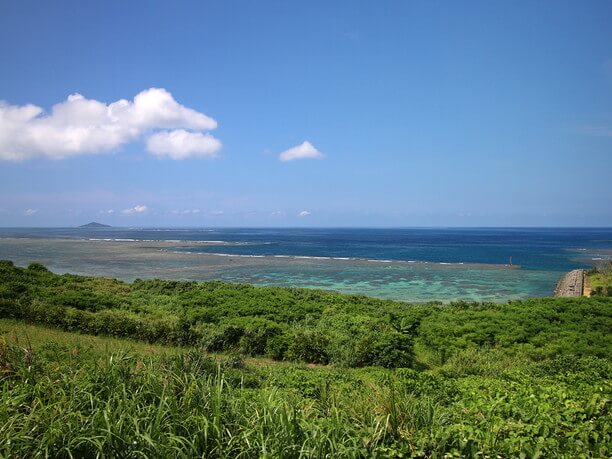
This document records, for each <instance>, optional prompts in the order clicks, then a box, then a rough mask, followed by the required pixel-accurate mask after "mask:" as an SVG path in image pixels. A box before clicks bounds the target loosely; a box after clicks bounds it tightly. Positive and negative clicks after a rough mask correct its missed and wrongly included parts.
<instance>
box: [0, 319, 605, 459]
mask: <svg viewBox="0 0 612 459" xmlns="http://www.w3.org/2000/svg"><path fill="white" fill-rule="evenodd" d="M0 330H3V331H4V334H3V336H2V337H0V384H1V385H2V389H3V390H2V393H1V394H0V456H2V457H38V456H49V457H60V458H61V457H126V458H132V457H134V458H136V457H210V458H234V457H245V458H251V457H252V458H259V457H281V458H299V457H354V458H357V457H378V458H392V457H422V458H426V457H440V458H441V457H530V458H533V457H561V458H563V457H565V458H576V457H602V458H604V457H609V455H610V453H611V452H612V449H611V437H610V432H612V419H611V416H610V393H611V385H610V383H609V380H608V379H607V377H608V376H609V374H610V369H611V368H610V363H609V361H608V360H607V359H602V358H597V357H583V358H580V359H578V360H573V359H569V358H565V357H558V358H555V359H553V360H547V361H544V362H540V363H537V364H532V365H531V366H527V367H525V366H520V365H519V366H517V367H515V368H513V369H512V371H510V372H506V373H500V374H497V375H495V376H465V377H454V376H452V375H447V374H446V372H444V373H441V372H437V371H435V370H433V371H432V370H429V371H417V370H413V369H405V368H403V369H395V370H394V369H384V368H380V367H379V368H361V369H343V368H333V367H317V368H306V367H303V366H299V365H297V366H296V365H287V364H280V365H279V364H265V363H263V364H262V363H261V362H260V363H257V365H256V366H253V364H248V363H247V364H245V361H244V360H243V359H242V358H241V357H240V356H239V355H235V354H232V355H230V356H228V357H226V358H215V357H214V356H209V355H206V354H204V353H203V352H201V351H199V350H197V349H193V348H192V349H186V350H183V351H182V352H175V351H174V350H169V352H159V351H158V352H156V353H154V354H151V353H149V352H148V351H147V350H146V349H145V348H141V347H133V343H132V342H125V341H124V342H123V346H124V347H123V348H121V346H119V343H120V342H119V341H118V340H116V339H115V341H114V343H115V344H114V345H113V346H114V347H113V349H112V351H111V350H109V349H108V345H107V342H106V341H95V340H94V341H93V342H95V343H96V344H95V345H94V346H93V347H91V348H89V349H87V350H86V351H83V349H80V350H79V348H78V346H76V347H75V342H78V340H81V339H88V338H87V337H86V336H85V335H74V334H71V333H67V332H59V331H51V330H48V329H45V328H42V327H40V326H36V327H33V326H25V325H22V324H20V323H19V322H15V321H13V322H9V321H6V320H0ZM25 333H28V334H34V335H36V336H35V338H37V339H35V340H34V344H32V345H31V344H29V341H28V340H25V339H24V338H23V337H24V334H25ZM38 335H41V336H44V337H45V339H38ZM79 336H80V337H81V338H79ZM75 340H76V341H75ZM105 340H107V339H105ZM127 349H130V350H129V351H128V350H127ZM488 352H489V350H483V351H482V353H483V354H486V353H488Z"/></svg>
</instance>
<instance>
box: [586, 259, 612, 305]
mask: <svg viewBox="0 0 612 459" xmlns="http://www.w3.org/2000/svg"><path fill="white" fill-rule="evenodd" d="M587 279H588V280H587V282H588V284H589V285H590V287H591V296H612V260H607V261H605V262H601V263H599V264H597V265H595V267H594V268H593V269H591V270H590V271H588V272H587Z"/></svg>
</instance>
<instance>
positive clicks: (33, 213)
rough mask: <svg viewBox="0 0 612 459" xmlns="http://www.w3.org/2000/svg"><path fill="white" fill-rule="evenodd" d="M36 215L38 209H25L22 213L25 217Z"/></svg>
mask: <svg viewBox="0 0 612 459" xmlns="http://www.w3.org/2000/svg"><path fill="white" fill-rule="evenodd" d="M37 213H38V209H26V211H25V212H24V215H27V216H28V217H29V216H31V215H35V214H37Z"/></svg>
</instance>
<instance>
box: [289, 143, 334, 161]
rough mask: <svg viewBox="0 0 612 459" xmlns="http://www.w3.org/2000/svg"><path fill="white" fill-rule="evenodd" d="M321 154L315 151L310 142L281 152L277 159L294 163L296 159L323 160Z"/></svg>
mask: <svg viewBox="0 0 612 459" xmlns="http://www.w3.org/2000/svg"><path fill="white" fill-rule="evenodd" d="M323 158H324V156H323V153H321V152H320V151H319V150H317V149H316V148H315V147H314V146H313V145H312V144H311V143H310V142H308V141H306V142H304V143H302V144H300V145H297V146H295V147H293V148H289V149H288V150H285V151H283V152H282V153H281V154H280V155H279V156H278V159H280V160H281V161H294V160H296V159H323Z"/></svg>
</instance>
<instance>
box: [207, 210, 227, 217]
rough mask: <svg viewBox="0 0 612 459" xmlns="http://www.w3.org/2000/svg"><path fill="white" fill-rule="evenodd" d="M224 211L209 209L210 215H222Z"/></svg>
mask: <svg viewBox="0 0 612 459" xmlns="http://www.w3.org/2000/svg"><path fill="white" fill-rule="evenodd" d="M224 213H225V212H224V211H222V210H211V211H210V215H215V216H219V215H223V214H224Z"/></svg>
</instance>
